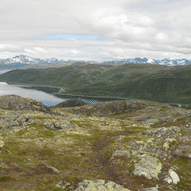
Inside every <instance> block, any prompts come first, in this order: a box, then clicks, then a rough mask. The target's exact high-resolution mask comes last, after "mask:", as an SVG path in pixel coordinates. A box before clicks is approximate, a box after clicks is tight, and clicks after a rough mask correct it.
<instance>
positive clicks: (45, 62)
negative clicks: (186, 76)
mask: <svg viewBox="0 0 191 191" xmlns="http://www.w3.org/2000/svg"><path fill="white" fill-rule="evenodd" d="M128 63H150V64H158V65H166V66H178V65H189V64H191V60H187V59H169V58H165V59H161V60H160V59H158V60H157V59H150V58H146V57H144V58H140V57H138V58H129V59H117V60H110V61H102V62H97V61H84V60H80V61H79V60H67V61H65V60H62V59H57V58H45V59H42V58H33V57H30V56H26V55H19V56H15V57H12V58H6V59H0V69H14V68H22V69H29V68H52V67H63V66H68V65H83V64H102V65H107V64H111V65H116V64H117V65H120V64H128Z"/></svg>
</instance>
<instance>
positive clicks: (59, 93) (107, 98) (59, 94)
mask: <svg viewBox="0 0 191 191" xmlns="http://www.w3.org/2000/svg"><path fill="white" fill-rule="evenodd" d="M6 83H7V84H9V85H23V86H24V85H25V86H30V87H31V88H34V89H35V88H36V87H37V88H38V89H39V88H41V87H42V88H55V89H58V90H57V91H56V92H51V93H49V94H52V95H54V96H56V97H58V98H62V99H64V98H66V99H85V100H89V101H90V102H91V100H92V101H93V100H94V101H95V100H96V101H98V102H105V101H115V100H131V101H148V102H155V101H149V100H141V99H133V98H124V97H110V96H90V95H78V94H67V93H64V92H63V91H62V90H63V89H64V87H60V86H48V85H36V84H27V83H17V82H6ZM23 88H25V87H23ZM42 91H44V90H42ZM44 92H46V91H44ZM155 103H160V102H155ZM166 104H169V105H171V106H174V107H181V105H183V104H178V103H166Z"/></svg>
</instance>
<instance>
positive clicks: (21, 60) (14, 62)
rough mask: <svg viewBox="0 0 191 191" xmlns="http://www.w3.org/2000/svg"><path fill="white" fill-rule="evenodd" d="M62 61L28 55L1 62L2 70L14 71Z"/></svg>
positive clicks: (0, 67)
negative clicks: (31, 65) (28, 66)
mask: <svg viewBox="0 0 191 191" xmlns="http://www.w3.org/2000/svg"><path fill="white" fill-rule="evenodd" d="M61 61H62V60H58V59H57V58H47V59H40V58H32V57H30V56H26V55H20V56H15V57H13V58H7V59H1V60H0V69H12V68H20V67H23V66H25V65H30V64H42V63H60V62H61Z"/></svg>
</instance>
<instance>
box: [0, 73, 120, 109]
mask: <svg viewBox="0 0 191 191" xmlns="http://www.w3.org/2000/svg"><path fill="white" fill-rule="evenodd" d="M7 71H9V70H3V71H2V70H0V74H2V73H5V72H7ZM59 90H60V88H55V87H44V86H31V85H17V84H10V83H9V84H8V83H6V82H0V96H2V95H10V94H14V95H18V96H21V97H26V98H31V99H33V100H36V101H40V102H42V103H43V104H44V105H46V106H48V107H49V106H55V105H57V104H58V103H60V102H63V101H66V100H70V99H80V100H82V101H85V102H87V103H90V104H96V103H99V102H105V101H114V100H121V99H120V98H107V97H91V96H78V95H76V96H74V95H73V96H72V95H61V94H58V92H59Z"/></svg>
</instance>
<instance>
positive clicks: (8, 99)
mask: <svg viewBox="0 0 191 191" xmlns="http://www.w3.org/2000/svg"><path fill="white" fill-rule="evenodd" d="M0 108H2V109H9V110H14V111H18V110H34V111H42V112H49V111H50V110H49V109H48V108H47V107H46V106H45V105H44V104H43V103H41V102H38V101H35V100H32V99H29V98H22V97H20V96H17V95H4V96H0Z"/></svg>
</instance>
